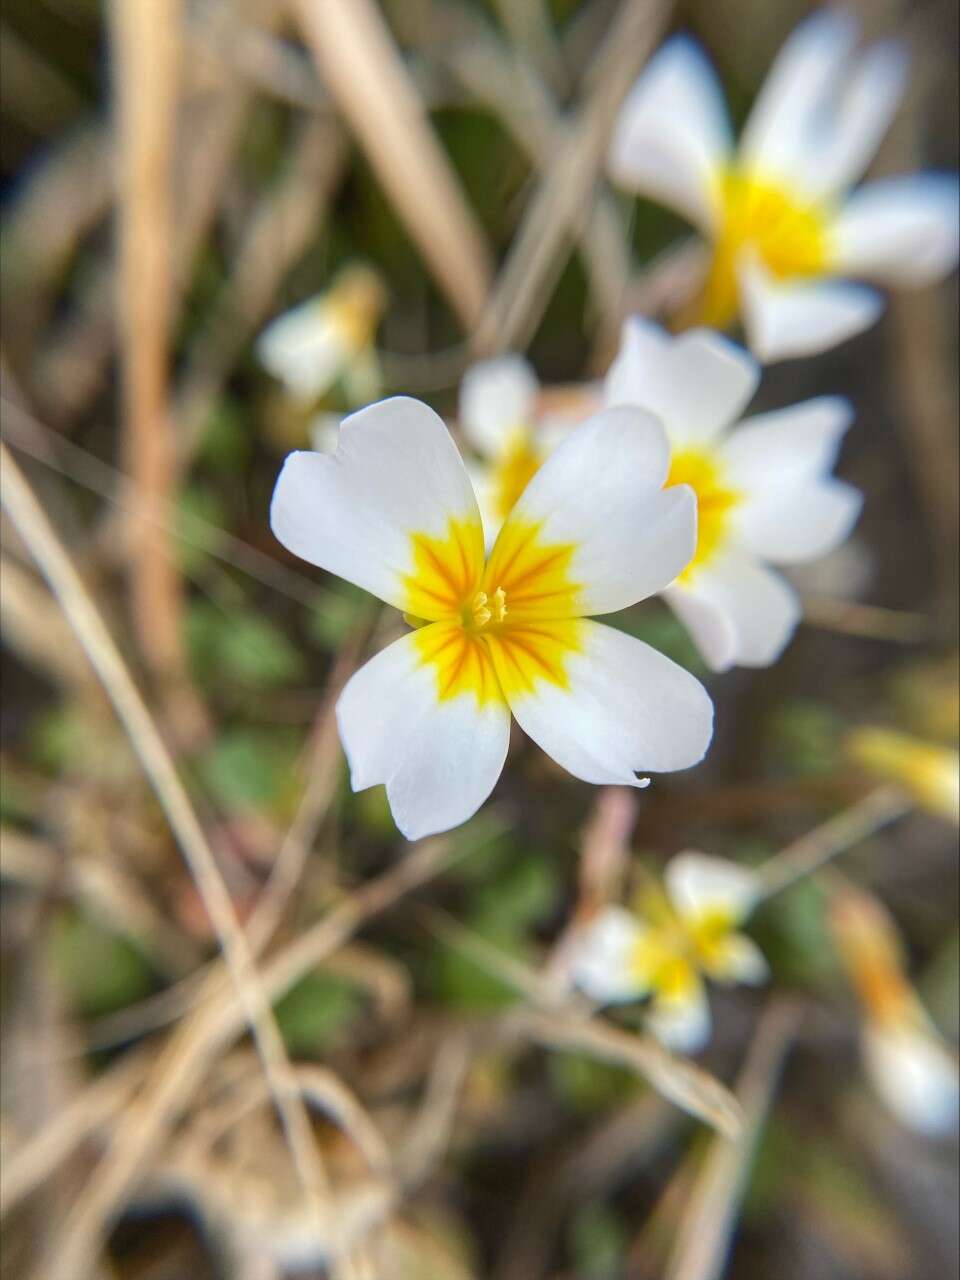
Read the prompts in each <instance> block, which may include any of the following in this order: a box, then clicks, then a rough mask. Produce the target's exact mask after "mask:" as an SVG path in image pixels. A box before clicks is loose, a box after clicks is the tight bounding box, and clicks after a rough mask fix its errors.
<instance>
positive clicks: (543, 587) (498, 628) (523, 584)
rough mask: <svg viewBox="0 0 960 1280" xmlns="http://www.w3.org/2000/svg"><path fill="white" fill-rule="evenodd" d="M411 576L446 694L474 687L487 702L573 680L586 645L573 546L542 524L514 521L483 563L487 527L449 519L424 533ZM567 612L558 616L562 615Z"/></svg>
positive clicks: (414, 603) (417, 615)
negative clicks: (550, 537) (546, 533)
mask: <svg viewBox="0 0 960 1280" xmlns="http://www.w3.org/2000/svg"><path fill="white" fill-rule="evenodd" d="M411 551H412V563H413V568H412V571H411V572H410V573H408V574H407V575H405V577H404V587H405V591H406V596H407V599H406V602H405V603H406V610H405V613H406V614H408V615H410V617H411V619H416V620H419V619H425V620H427V621H428V622H429V623H430V624H431V625H426V626H420V627H419V628H418V630H417V632H416V640H415V643H416V645H417V649H418V651H419V654H420V658H421V660H422V661H423V662H424V663H429V664H431V665H432V666H433V668H434V670H435V673H436V679H437V695H438V697H439V698H441V699H446V698H454V697H457V696H459V695H461V694H464V693H470V694H472V695H473V696H474V697H475V698H476V700H477V702H478V703H479V704H480V705H483V704H485V703H487V702H489V701H491V700H496V699H504V698H510V697H511V696H514V695H516V696H520V695H523V694H526V693H530V692H532V691H533V690H534V689H535V688H536V687H537V685H538V684H540V683H541V682H542V681H546V682H548V683H550V684H554V685H557V686H559V687H561V688H565V687H567V682H568V677H567V663H568V660H569V658H570V656H571V655H572V654H574V653H576V652H578V651H579V650H580V649H581V648H582V644H581V630H582V628H581V624H580V622H579V619H578V618H577V617H576V616H570V615H572V614H573V615H575V614H576V613H577V605H576V601H577V597H578V594H579V587H578V584H577V583H576V582H574V581H573V579H572V578H571V576H570V566H571V562H572V560H573V556H574V552H575V548H574V547H573V546H572V545H569V544H560V543H547V542H544V540H543V538H542V535H541V529H540V526H539V525H535V524H529V523H527V524H525V523H523V522H522V521H519V520H509V521H508V522H507V524H505V525H504V527H503V529H502V530H501V533H500V537H499V538H498V539H497V542H496V545H495V546H494V548H493V550H492V551H491V553H490V557H489V559H488V560H487V561H486V563H485V562H484V553H483V531H482V529H481V527H480V525H479V523H477V522H475V521H471V520H456V519H451V520H450V521H449V522H448V525H447V530H446V532H445V533H444V534H443V535H442V536H440V537H434V536H432V535H430V534H425V533H416V534H414V535H413V536H412V539H411ZM558 615H559V618H558Z"/></svg>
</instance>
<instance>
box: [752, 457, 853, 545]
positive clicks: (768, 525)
mask: <svg viewBox="0 0 960 1280" xmlns="http://www.w3.org/2000/svg"><path fill="white" fill-rule="evenodd" d="M862 506H863V494H862V493H861V492H860V490H859V489H855V488H854V487H853V485H850V484H845V483H844V482H843V481H842V480H834V479H831V478H829V477H828V478H826V479H814V480H804V481H800V482H799V483H796V484H793V485H783V486H778V484H777V482H776V479H774V480H772V481H771V483H770V485H769V486H768V488H767V490H766V492H764V491H763V490H759V491H756V492H755V493H754V495H753V496H752V498H751V499H749V500H747V501H746V502H744V503H743V504H742V505H741V506H739V507H738V508H737V509H736V522H737V524H736V529H737V541H738V542H740V543H741V544H742V545H743V546H744V547H746V548H747V550H748V551H751V552H753V554H754V555H756V556H757V557H762V558H763V559H764V560H767V561H770V562H771V563H772V564H801V563H803V562H804V561H806V560H814V559H816V558H817V556H822V555H826V554H827V552H828V551H832V550H833V549H834V548H835V547H838V546H839V545H840V544H841V543H842V542H843V541H844V540H845V539H846V538H847V537H849V535H850V533H851V531H852V530H853V526H854V525H855V524H856V522H857V519H858V517H859V515H860V509H861V507H862Z"/></svg>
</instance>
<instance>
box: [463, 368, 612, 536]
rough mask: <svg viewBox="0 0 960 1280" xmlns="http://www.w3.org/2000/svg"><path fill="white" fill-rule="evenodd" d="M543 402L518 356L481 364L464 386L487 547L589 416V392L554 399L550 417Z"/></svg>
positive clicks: (472, 469)
mask: <svg viewBox="0 0 960 1280" xmlns="http://www.w3.org/2000/svg"><path fill="white" fill-rule="evenodd" d="M541 398H542V392H541V388H540V384H539V382H538V381H537V376H536V374H535V373H534V371H533V369H532V368H531V367H530V364H529V363H528V362H527V361H526V360H525V359H524V358H523V356H519V355H505V356H496V357H494V358H493V359H491V360H484V361H481V362H480V363H479V364H475V365H473V366H472V367H471V368H470V369H468V370H467V372H466V373H465V374H464V376H463V380H462V382H461V384H460V409H459V420H460V425H461V427H462V428H463V433H464V435H465V436H466V439H467V442H468V443H469V444H470V445H471V447H472V448H473V449H474V451H475V452H476V454H477V458H476V460H473V461H471V462H470V463H469V464H468V468H469V471H470V478H471V479H472V481H473V487H474V490H475V491H476V495H477V502H478V503H479V506H480V515H481V517H482V518H483V529H484V534H485V536H486V541H487V546H488V547H491V546H493V543H494V541H495V539H496V536H497V534H498V533H499V532H500V527H501V525H502V524H503V522H504V520H506V518H507V516H508V515H509V514H510V512H511V511H512V510H513V507H514V504H515V503H516V501H517V499H518V498H519V497H520V495H521V494H522V493H523V491H524V489H525V488H526V486H527V482H528V481H529V480H530V479H531V478H532V477H533V476H534V475H535V474H536V472H537V471H538V469H539V467H540V464H541V463H542V462H543V460H544V459H545V458H546V457H547V455H548V454H550V453H552V452H553V450H554V449H555V448H556V447H557V445H558V444H559V443H560V442H561V440H563V439H564V438H565V436H566V435H567V434H568V433H569V431H570V430H571V429H572V427H573V426H574V425H575V424H576V422H577V421H581V420H582V419H583V418H584V417H586V416H588V414H589V408H588V406H589V394H588V393H586V392H584V393H581V395H580V397H579V398H577V397H575V396H573V394H572V393H571V394H570V395H569V396H568V397H567V399H566V400H565V401H563V402H561V403H557V401H556V399H555V398H554V401H553V405H552V408H550V409H548V410H547V411H546V412H540V411H539V402H540V400H541Z"/></svg>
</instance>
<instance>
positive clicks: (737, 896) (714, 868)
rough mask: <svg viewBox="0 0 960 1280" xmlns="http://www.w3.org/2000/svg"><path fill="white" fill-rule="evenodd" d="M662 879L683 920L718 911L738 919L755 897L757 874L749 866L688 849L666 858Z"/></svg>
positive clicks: (746, 914)
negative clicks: (667, 859) (667, 860)
mask: <svg viewBox="0 0 960 1280" xmlns="http://www.w3.org/2000/svg"><path fill="white" fill-rule="evenodd" d="M663 880H664V884H665V885H666V889H667V893H668V894H669V895H670V900H671V902H672V903H673V905H674V907H675V908H676V910H677V913H678V914H679V915H680V916H681V917H682V918H683V919H686V920H696V919H698V918H699V917H701V916H703V915H705V914H708V913H710V912H713V911H718V912H723V913H724V914H725V915H729V917H730V919H731V920H732V921H734V922H739V921H740V920H743V919H745V918H746V917H747V916H748V915H749V914H750V912H751V911H752V909H753V906H754V903H755V902H756V900H757V878H756V875H755V874H754V872H752V871H751V870H750V868H749V867H744V866H741V865H740V864H739V863H737V862H730V861H729V860H728V859H727V858H714V857H711V856H710V855H709V854H706V853H697V852H696V851H695V850H692V849H691V850H687V851H686V852H685V853H678V854H677V855H676V857H674V858H671V859H670V861H669V862H668V863H667V866H666V870H665V871H664V873H663Z"/></svg>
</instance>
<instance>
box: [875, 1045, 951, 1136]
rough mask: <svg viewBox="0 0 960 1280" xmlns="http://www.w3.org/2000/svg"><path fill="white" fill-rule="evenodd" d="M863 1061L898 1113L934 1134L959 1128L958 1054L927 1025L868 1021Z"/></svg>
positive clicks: (913, 1126) (906, 1121)
mask: <svg viewBox="0 0 960 1280" xmlns="http://www.w3.org/2000/svg"><path fill="white" fill-rule="evenodd" d="M863 1050H864V1066H865V1067H866V1070H867V1074H868V1075H869V1077H870V1081H871V1083H872V1084H873V1087H874V1088H875V1089H876V1091H877V1093H878V1094H879V1095H880V1097H881V1098H882V1099H883V1101H884V1102H885V1103H886V1104H887V1106H888V1107H889V1108H890V1110H891V1111H892V1112H893V1113H894V1115H895V1116H896V1117H897V1118H898V1119H899V1120H900V1121H901V1122H902V1123H903V1124H905V1125H907V1126H909V1127H910V1128H911V1129H916V1130H917V1131H918V1132H920V1133H922V1134H925V1135H927V1136H929V1137H937V1136H945V1135H947V1134H950V1133H954V1132H956V1129H957V1111H958V1107H957V1103H958V1088H960V1083H958V1077H957V1059H956V1056H955V1055H954V1054H953V1053H951V1051H950V1050H949V1049H948V1048H947V1046H946V1045H944V1044H943V1043H942V1042H941V1041H940V1039H939V1037H937V1035H936V1034H935V1033H934V1032H933V1031H932V1029H927V1028H925V1027H922V1026H920V1027H911V1026H904V1027H899V1026H890V1027H887V1026H884V1025H882V1024H879V1023H867V1025H866V1026H865V1028H864V1035H863Z"/></svg>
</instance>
